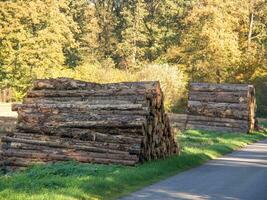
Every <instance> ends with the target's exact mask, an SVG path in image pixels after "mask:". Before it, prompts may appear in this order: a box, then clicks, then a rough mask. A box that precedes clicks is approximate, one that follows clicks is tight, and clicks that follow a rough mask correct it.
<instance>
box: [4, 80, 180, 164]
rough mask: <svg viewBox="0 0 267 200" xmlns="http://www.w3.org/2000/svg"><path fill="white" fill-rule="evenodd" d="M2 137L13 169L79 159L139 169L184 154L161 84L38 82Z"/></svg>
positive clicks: (8, 161) (7, 158)
mask: <svg viewBox="0 0 267 200" xmlns="http://www.w3.org/2000/svg"><path fill="white" fill-rule="evenodd" d="M12 109H13V110H14V111H17V112H18V123H17V129H16V131H15V132H14V133H11V134H8V135H6V136H5V137H3V138H2V142H3V145H2V151H3V153H2V154H3V156H4V158H5V161H6V165H8V166H28V165H31V164H33V163H44V162H55V161H65V160H76V161H79V162H86V163H87V162H93V163H101V164H123V165H135V164H136V163H138V162H143V161H146V160H151V159H158V158H164V157H166V156H169V155H172V154H176V153H178V152H179V147H178V145H177V143H176V140H175V137H174V135H173V132H172V131H171V127H170V123H169V119H168V116H167V115H166V114H165V113H164V106H163V93H162V91H161V88H160V84H159V82H133V83H112V84H96V83H88V82H82V81H77V80H73V79H67V78H60V79H47V80H37V81H36V82H35V83H34V87H33V88H32V90H30V91H28V93H27V96H26V98H25V99H24V102H23V104H14V105H13V107H12Z"/></svg>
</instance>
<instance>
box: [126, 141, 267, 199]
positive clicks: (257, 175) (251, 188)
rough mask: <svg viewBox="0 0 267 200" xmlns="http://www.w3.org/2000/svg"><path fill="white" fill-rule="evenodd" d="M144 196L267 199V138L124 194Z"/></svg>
mask: <svg viewBox="0 0 267 200" xmlns="http://www.w3.org/2000/svg"><path fill="white" fill-rule="evenodd" d="M144 199H146V200H150V199H151V200H173V199H183V200H202V199H214V200H220V199H227V200H238V199H240V200H267V140H264V141H262V142H258V143H255V144H252V145H249V146H247V147H246V148H244V149H241V150H239V151H236V152H234V153H231V154H228V155H226V156H223V157H221V158H219V159H216V160H212V161H210V162H208V163H206V164H204V165H202V166H200V167H197V168H194V169H191V170H188V171H186V172H183V173H180V174H178V175H176V176H174V177H171V178H169V179H167V180H165V181H161V182H159V183H157V184H154V185H151V186H149V187H146V188H144V189H142V190H140V191H137V192H135V193H133V194H132V195H130V196H129V197H125V198H122V200H144Z"/></svg>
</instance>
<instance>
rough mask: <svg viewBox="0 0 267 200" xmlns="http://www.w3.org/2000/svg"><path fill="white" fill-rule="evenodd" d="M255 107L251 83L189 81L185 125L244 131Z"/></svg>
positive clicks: (250, 123) (252, 120) (251, 123)
mask: <svg viewBox="0 0 267 200" xmlns="http://www.w3.org/2000/svg"><path fill="white" fill-rule="evenodd" d="M255 109H256V100H255V88H254V86H253V85H245V84H209V83H192V84H191V85H190V90H189V101H188V116H187V129H204V130H212V131H223V132H247V133H248V132H251V131H252V130H253V128H254V125H255Z"/></svg>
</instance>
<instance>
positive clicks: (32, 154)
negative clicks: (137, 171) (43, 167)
mask: <svg viewBox="0 0 267 200" xmlns="http://www.w3.org/2000/svg"><path fill="white" fill-rule="evenodd" d="M3 155H4V156H5V157H18V158H30V159H38V160H41V161H42V160H44V161H53V160H56V161H70V160H76V161H79V162H85V163H100V164H124V165H135V164H136V163H137V162H138V160H137V159H129V160H127V159H125V158H123V159H116V158H113V157H111V156H110V155H108V154H107V155H103V154H99V156H101V157H95V156H96V155H93V154H82V153H80V152H69V153H66V154H64V155H62V153H60V154H55V153H51V152H49V151H48V152H47V153H41V152H38V151H25V150H20V151H16V150H13V149H9V150H6V151H3Z"/></svg>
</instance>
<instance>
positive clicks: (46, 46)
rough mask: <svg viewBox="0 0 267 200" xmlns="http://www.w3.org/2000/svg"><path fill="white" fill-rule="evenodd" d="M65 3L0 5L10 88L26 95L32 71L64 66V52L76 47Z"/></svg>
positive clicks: (1, 51) (0, 42) (2, 54)
mask: <svg viewBox="0 0 267 200" xmlns="http://www.w3.org/2000/svg"><path fill="white" fill-rule="evenodd" d="M66 6H67V5H66V3H65V2H64V1H63V0H59V1H58V0H44V1H41V0H34V1H30V0H23V1H22V0H16V1H4V2H3V1H1V2H0V27H1V29H0V63H1V66H2V68H3V69H4V70H3V71H2V73H1V74H5V80H6V82H7V85H8V86H9V87H12V88H14V89H15V91H19V94H18V96H20V93H21V94H22V93H24V92H25V90H26V89H27V87H28V85H29V83H30V82H31V80H32V78H34V73H33V71H34V70H36V69H37V68H43V69H46V70H43V71H44V72H45V73H46V74H47V75H49V74H50V73H53V72H52V71H51V70H50V69H53V68H54V67H60V66H62V65H63V64H64V62H65V56H64V49H68V48H72V47H74V46H75V45H76V44H75V40H74V38H73V35H72V31H71V29H72V28H74V26H75V24H74V23H73V22H72V20H71V18H68V17H67V16H66V15H65V13H64V10H66V9H67V7H66Z"/></svg>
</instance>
